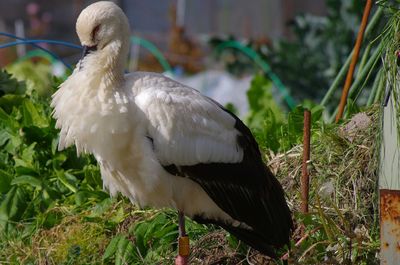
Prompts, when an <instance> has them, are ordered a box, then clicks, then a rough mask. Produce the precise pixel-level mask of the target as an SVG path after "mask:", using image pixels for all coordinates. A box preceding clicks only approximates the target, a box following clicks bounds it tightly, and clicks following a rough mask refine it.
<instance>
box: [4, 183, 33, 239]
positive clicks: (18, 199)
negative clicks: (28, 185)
mask: <svg viewBox="0 0 400 265" xmlns="http://www.w3.org/2000/svg"><path fill="white" fill-rule="evenodd" d="M27 201H28V200H27V196H26V193H25V191H24V190H23V189H22V188H19V187H16V186H14V187H12V188H11V189H10V191H9V192H8V193H7V194H6V196H5V197H4V199H3V200H2V201H1V203H0V231H1V230H3V231H6V232H8V231H9V230H10V229H11V227H12V223H11V222H10V221H14V222H18V221H20V218H21V216H22V214H23V213H24V212H25V209H26V207H27Z"/></svg>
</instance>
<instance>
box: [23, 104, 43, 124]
mask: <svg viewBox="0 0 400 265" xmlns="http://www.w3.org/2000/svg"><path fill="white" fill-rule="evenodd" d="M22 116H23V124H24V126H36V127H39V128H44V127H48V126H49V123H48V121H47V119H46V118H45V117H44V116H43V115H41V114H40V111H39V110H38V108H37V107H36V106H35V105H34V104H33V103H32V101H31V100H29V99H26V100H24V101H23V102H22Z"/></svg>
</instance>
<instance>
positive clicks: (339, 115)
mask: <svg viewBox="0 0 400 265" xmlns="http://www.w3.org/2000/svg"><path fill="white" fill-rule="evenodd" d="M371 7H372V0H367V3H366V4H365V8H364V14H363V17H362V20H361V26H360V29H359V31H358V35H357V40H356V44H355V46H354V53H353V57H352V58H351V63H350V67H349V71H348V72H347V76H346V82H345V84H344V87H343V91H342V97H341V98H340V104H339V110H338V113H337V115H336V123H337V122H339V120H340V119H341V118H342V116H343V112H344V108H345V107H346V102H347V96H348V94H349V90H350V86H351V82H352V81H353V74H354V69H355V68H356V64H357V59H358V55H359V54H360V48H361V43H362V40H363V37H364V32H365V28H366V26H367V22H368V17H369V13H370V12H371Z"/></svg>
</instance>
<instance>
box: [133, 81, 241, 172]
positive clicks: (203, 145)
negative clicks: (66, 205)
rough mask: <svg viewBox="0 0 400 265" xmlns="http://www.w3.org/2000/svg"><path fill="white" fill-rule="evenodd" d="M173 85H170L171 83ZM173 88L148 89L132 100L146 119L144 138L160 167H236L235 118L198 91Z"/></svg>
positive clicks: (237, 153)
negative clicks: (151, 147) (150, 144)
mask: <svg viewBox="0 0 400 265" xmlns="http://www.w3.org/2000/svg"><path fill="white" fill-rule="evenodd" d="M172 84H174V83H172ZM175 84H176V86H171V85H170V86H166V87H157V88H155V87H150V88H147V89H144V90H142V91H141V92H140V93H139V94H138V95H137V96H136V97H135V103H136V105H137V106H138V107H139V108H140V109H141V110H142V111H143V113H144V114H145V116H146V118H147V119H148V122H149V123H148V128H147V130H148V131H147V133H148V135H147V137H150V138H151V139H152V141H153V144H154V151H155V153H156V156H157V158H158V159H159V161H160V163H161V164H162V165H169V164H175V165H180V166H189V165H195V164H199V163H237V162H240V161H241V160H242V159H243V150H242V149H241V147H240V146H239V145H238V142H237V138H238V135H239V134H240V133H239V132H238V131H237V130H236V129H235V122H236V121H235V118H234V117H232V116H231V115H230V114H229V113H228V112H226V111H224V110H223V109H222V108H221V107H220V106H219V105H218V104H217V103H216V102H214V101H213V100H211V99H209V98H207V97H204V96H202V95H201V94H200V93H199V92H198V91H196V90H194V89H191V88H188V87H185V86H182V85H180V84H178V83H175Z"/></svg>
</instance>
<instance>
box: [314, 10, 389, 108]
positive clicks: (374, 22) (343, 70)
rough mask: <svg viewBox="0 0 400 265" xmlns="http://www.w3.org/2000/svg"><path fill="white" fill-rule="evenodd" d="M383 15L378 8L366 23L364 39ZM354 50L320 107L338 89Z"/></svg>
mask: <svg viewBox="0 0 400 265" xmlns="http://www.w3.org/2000/svg"><path fill="white" fill-rule="evenodd" d="M382 14H383V8H382V7H379V8H378V9H377V10H376V12H375V14H374V16H373V17H372V19H371V21H370V23H368V26H367V29H366V31H365V34H364V35H365V38H367V36H369V35H370V34H371V32H372V31H373V30H374V29H375V26H376V25H378V22H379V20H380V18H381V16H382ZM353 53H354V48H353V50H352V51H351V53H350V54H349V56H348V57H347V59H346V61H345V63H344V64H343V66H342V68H341V69H340V71H339V73H338V74H337V75H336V77H335V79H334V80H333V82H332V84H331V86H330V87H329V89H328V91H327V92H326V94H325V96H324V98H323V99H322V101H321V105H323V106H326V104H327V103H328V102H329V100H330V99H331V98H332V96H333V95H334V93H335V92H336V89H337V88H338V87H339V84H340V82H341V81H342V79H343V77H344V76H345V74H346V71H347V69H348V68H349V65H350V61H351V58H352V57H353Z"/></svg>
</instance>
